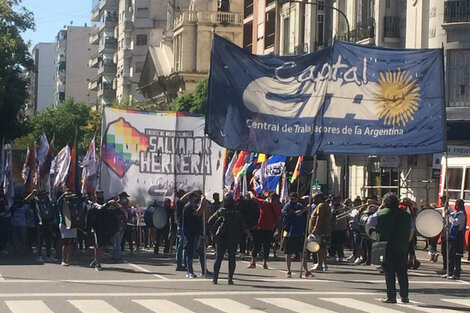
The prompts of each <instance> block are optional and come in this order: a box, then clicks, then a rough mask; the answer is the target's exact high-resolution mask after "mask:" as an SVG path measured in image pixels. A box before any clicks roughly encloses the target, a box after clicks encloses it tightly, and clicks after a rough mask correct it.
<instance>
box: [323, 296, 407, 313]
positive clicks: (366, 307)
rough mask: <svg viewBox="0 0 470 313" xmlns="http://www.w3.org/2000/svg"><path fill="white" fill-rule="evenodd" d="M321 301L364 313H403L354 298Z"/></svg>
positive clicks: (324, 299)
mask: <svg viewBox="0 0 470 313" xmlns="http://www.w3.org/2000/svg"><path fill="white" fill-rule="evenodd" d="M320 300H323V301H328V302H331V303H334V304H338V305H342V306H345V307H347V308H350V309H355V310H359V311H363V312H380V313H402V311H398V310H394V309H389V308H386V307H383V306H380V305H376V304H372V303H369V302H364V301H359V300H355V299H352V298H320Z"/></svg>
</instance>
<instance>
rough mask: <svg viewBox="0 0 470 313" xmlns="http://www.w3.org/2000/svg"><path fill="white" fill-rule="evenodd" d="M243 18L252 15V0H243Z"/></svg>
mask: <svg viewBox="0 0 470 313" xmlns="http://www.w3.org/2000/svg"><path fill="white" fill-rule="evenodd" d="M243 8H244V10H243V11H244V15H243V16H244V17H248V16H250V15H252V14H253V0H244V4H243Z"/></svg>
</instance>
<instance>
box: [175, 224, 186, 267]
mask: <svg viewBox="0 0 470 313" xmlns="http://www.w3.org/2000/svg"><path fill="white" fill-rule="evenodd" d="M176 267H179V268H181V267H186V256H185V253H184V236H183V230H182V228H181V227H179V226H178V228H177V237H176Z"/></svg>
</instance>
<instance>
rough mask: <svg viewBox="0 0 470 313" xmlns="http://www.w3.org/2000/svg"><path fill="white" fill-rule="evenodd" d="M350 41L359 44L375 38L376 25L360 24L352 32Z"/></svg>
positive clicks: (371, 23)
mask: <svg viewBox="0 0 470 313" xmlns="http://www.w3.org/2000/svg"><path fill="white" fill-rule="evenodd" d="M349 37H350V41H352V42H358V41H361V40H364V39H367V38H375V23H374V22H373V21H371V22H368V23H358V24H357V25H356V28H355V29H353V30H351V34H350V36H349Z"/></svg>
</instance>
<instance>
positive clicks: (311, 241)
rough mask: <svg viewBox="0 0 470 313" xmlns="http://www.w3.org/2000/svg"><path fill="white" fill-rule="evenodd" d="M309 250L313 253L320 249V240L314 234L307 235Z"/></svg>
mask: <svg viewBox="0 0 470 313" xmlns="http://www.w3.org/2000/svg"><path fill="white" fill-rule="evenodd" d="M307 250H308V251H310V252H313V253H315V252H318V250H320V240H319V239H318V238H317V236H315V235H314V234H310V235H308V237H307Z"/></svg>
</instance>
